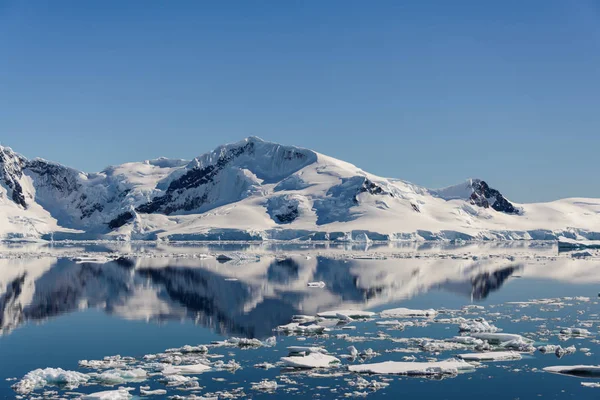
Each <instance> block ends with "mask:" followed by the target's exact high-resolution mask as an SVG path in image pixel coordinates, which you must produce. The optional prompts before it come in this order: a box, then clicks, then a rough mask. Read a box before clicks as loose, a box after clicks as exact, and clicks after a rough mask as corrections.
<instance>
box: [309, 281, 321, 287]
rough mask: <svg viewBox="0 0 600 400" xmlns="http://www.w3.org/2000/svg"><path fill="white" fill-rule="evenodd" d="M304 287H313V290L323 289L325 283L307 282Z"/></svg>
mask: <svg viewBox="0 0 600 400" xmlns="http://www.w3.org/2000/svg"><path fill="white" fill-rule="evenodd" d="M306 286H308V287H313V288H324V287H325V282H323V281H319V282H308V283H307V284H306Z"/></svg>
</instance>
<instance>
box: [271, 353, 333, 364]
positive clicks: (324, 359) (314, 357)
mask: <svg viewBox="0 0 600 400" xmlns="http://www.w3.org/2000/svg"><path fill="white" fill-rule="evenodd" d="M281 361H282V362H283V364H284V365H285V366H286V367H291V368H331V367H333V366H336V365H338V364H339V363H340V360H339V359H338V358H336V357H333V356H330V355H328V354H323V353H320V352H315V353H309V354H306V355H304V356H288V357H281Z"/></svg>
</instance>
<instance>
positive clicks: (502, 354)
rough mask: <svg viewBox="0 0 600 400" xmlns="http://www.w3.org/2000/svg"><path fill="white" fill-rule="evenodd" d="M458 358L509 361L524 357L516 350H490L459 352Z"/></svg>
mask: <svg viewBox="0 0 600 400" xmlns="http://www.w3.org/2000/svg"><path fill="white" fill-rule="evenodd" d="M458 358H460V359H462V360H465V361H507V360H520V359H522V358H523V357H522V356H521V354H520V353H517V352H516V351H490V352H487V353H469V354H459V355H458Z"/></svg>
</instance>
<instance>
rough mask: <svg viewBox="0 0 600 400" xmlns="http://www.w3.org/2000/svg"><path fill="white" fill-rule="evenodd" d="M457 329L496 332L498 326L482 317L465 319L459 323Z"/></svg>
mask: <svg viewBox="0 0 600 400" xmlns="http://www.w3.org/2000/svg"><path fill="white" fill-rule="evenodd" d="M458 330H459V331H461V332H490V333H494V332H498V328H496V327H495V326H494V325H492V324H490V323H489V322H487V321H486V320H485V319H484V318H475V319H467V320H465V321H464V322H463V323H461V324H460V325H459V327H458Z"/></svg>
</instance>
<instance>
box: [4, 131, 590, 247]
mask: <svg viewBox="0 0 600 400" xmlns="http://www.w3.org/2000/svg"><path fill="white" fill-rule="evenodd" d="M0 222H1V223H0V238H4V239H7V238H44V239H55V240H59V239H65V238H69V239H94V238H104V239H109V238H112V239H122V240H127V239H149V240H156V239H160V240H265V239H279V240H292V239H293V240H309V239H310V240H354V241H367V242H368V241H370V240H438V239H465V240H469V239H554V238H557V237H559V236H566V237H571V238H576V239H577V238H586V239H600V199H582V198H572V199H564V200H559V201H554V202H549V203H536V204H516V203H514V202H511V201H510V200H508V199H506V198H505V197H504V196H503V195H502V193H501V192H500V191H499V190H497V189H494V188H492V187H490V185H489V184H488V183H487V182H485V181H483V180H480V179H470V180H468V181H466V182H463V183H461V184H459V185H455V186H451V187H447V188H443V189H427V188H423V187H420V186H417V185H414V184H411V183H408V182H405V181H402V180H398V179H389V178H382V177H378V176H375V175H372V174H369V173H367V172H365V171H363V170H361V169H359V168H358V167H356V166H354V165H352V164H349V163H346V162H343V161H340V160H336V159H334V158H331V157H328V156H325V155H323V154H319V153H317V152H314V151H312V150H308V149H302V148H297V147H293V146H283V145H279V144H276V143H270V142H266V141H263V140H261V139H259V138H256V137H249V138H247V139H244V140H242V141H240V142H238V143H234V144H228V145H224V146H220V147H218V148H217V149H215V150H214V151H212V152H210V153H206V154H203V155H201V156H199V157H197V158H195V159H194V160H192V161H191V162H190V161H185V160H172V159H165V158H160V159H156V160H149V161H144V162H137V163H127V164H123V165H119V166H114V167H109V168H107V169H105V170H104V171H101V172H98V173H84V172H80V171H77V170H74V169H72V168H68V167H65V166H62V165H60V164H57V163H54V162H50V161H46V160H43V159H34V160H28V159H26V158H25V157H23V156H21V155H19V154H17V153H15V152H13V151H12V150H11V149H10V148H7V147H0Z"/></svg>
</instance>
